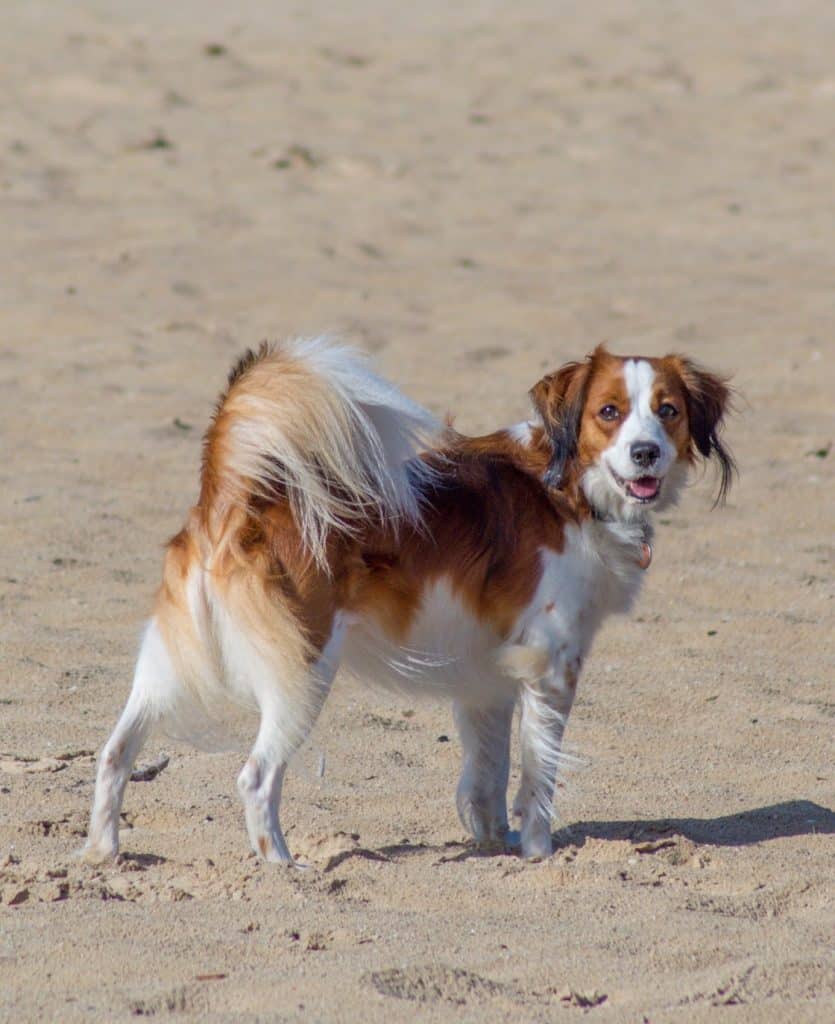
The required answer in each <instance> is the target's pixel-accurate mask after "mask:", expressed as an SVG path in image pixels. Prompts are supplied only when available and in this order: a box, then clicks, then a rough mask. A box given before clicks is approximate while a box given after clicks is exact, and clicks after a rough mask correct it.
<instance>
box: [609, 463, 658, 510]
mask: <svg viewBox="0 0 835 1024" xmlns="http://www.w3.org/2000/svg"><path fill="white" fill-rule="evenodd" d="M612 476H613V477H614V478H615V480H616V481H617V483H618V484H619V485H620V486H621V487H622V488H623V489H624V491H625V492H626V494H627V495H628V497H630V498H634V499H635V501H639V502H641V503H642V504H644V503H647V502H650V501H655V499H656V498H657V497H658V495H659V493H660V491H661V479H660V477H657V476H639V477H638V478H637V479H636V480H624V478H623V477H622V476H618V474H617V473H615V471H614V470H612Z"/></svg>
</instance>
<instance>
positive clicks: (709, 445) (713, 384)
mask: <svg viewBox="0 0 835 1024" xmlns="http://www.w3.org/2000/svg"><path fill="white" fill-rule="evenodd" d="M679 358H680V362H681V365H682V368H683V373H682V380H683V383H684V386H685V391H686V394H687V405H688V413H689V417H690V432H691V434H692V437H693V444H694V446H695V448H696V450H697V451H698V453H699V454H700V455H701V456H702V458H704V459H705V461H707V460H709V459H711V458H713V457H715V458H716V460H717V462H718V464H719V490H718V491H717V494H716V498H715V500H714V502H713V507H714V508H716V507H717V506H719V505H724V504H725V502H726V500H727V497H728V492H729V491H730V489H731V484H732V483H733V479H734V477H735V476H737V475H738V473H737V467H736V461H735V459H734V457H733V455H732V454H731V451H730V449H729V448H728V447H727V446H726V445H725V444H724V443H723V442H722V439H721V437H720V436H719V435H720V433H721V430H722V424H723V419H724V417H725V414H726V413H727V412H729V411H731V410H732V409H733V397H734V393H733V390H732V389H731V388H730V387H729V385H728V381H727V379H726V378H724V377H719V376H717V375H716V374H713V373H710V372H709V371H707V370H705V369H704V368H703V367H701V366H699V365H698V364H697V363H694V362H693V361H692V360H689V359H685V358H683V357H679Z"/></svg>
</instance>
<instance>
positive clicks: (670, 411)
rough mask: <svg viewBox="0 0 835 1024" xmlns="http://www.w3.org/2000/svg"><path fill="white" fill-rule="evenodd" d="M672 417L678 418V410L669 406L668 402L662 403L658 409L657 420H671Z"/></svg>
mask: <svg viewBox="0 0 835 1024" xmlns="http://www.w3.org/2000/svg"><path fill="white" fill-rule="evenodd" d="M674 416H678V409H676V407H675V406H674V405H670V403H669V402H664V403H663V404H662V405H661V406H659V409H658V418H659V419H661V420H671V419H673V417H674Z"/></svg>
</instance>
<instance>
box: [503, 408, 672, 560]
mask: <svg viewBox="0 0 835 1024" xmlns="http://www.w3.org/2000/svg"><path fill="white" fill-rule="evenodd" d="M491 438H497V439H499V438H501V441H502V442H503V443H509V445H510V447H511V449H515V454H514V461H516V462H517V463H518V464H519V465H520V468H522V469H524V470H525V472H527V473H530V474H532V475H534V476H536V477H537V479H539V480H540V481H541V482H542V484H543V486H544V487H545V488H546V489H547V490H548V492H549V494H550V495H552V496H553V497H554V499H555V500H558V501H559V503H560V505H562V506H564V505H565V504H567V505H568V507H569V509H570V511H571V513H572V515H573V517H574V518H575V519H576V520H577V521H578V522H580V523H582V522H584V521H591V523H592V524H593V528H594V529H595V530H599V531H603V534H602V535H603V536H604V537H605V538H606V541H607V543H606V547H607V548H610V550H611V551H612V553H613V556H614V561H615V562H616V563H617V568H616V569H615V566H614V565H613V569H615V571H618V572H620V571H621V563H622V562H627V563H630V564H637V565H638V566H639V567H640V568H642V569H646V568H648V567H649V564H650V562H651V560H652V539H653V534H654V526H653V523H652V519H651V517H650V512H649V510H648V509H646V508H643V507H642V506H640V505H632V504H629V503H627V502H626V501H624V500H623V499H621V498H619V497H617V496H615V495H613V494H612V493H611V491H610V490H609V489H608V488H607V487H606V485H605V481H604V478H603V471H602V470H598V471H595V469H594V467H592V468H591V469H587V468H586V469H584V468H583V467H582V466H579V465H577V464H576V462H574V463H570V464H569V465H567V466H566V468H565V472H564V474H563V476H562V478H561V480H560V482H559V484H558V485H557V486H554V485H553V484H552V483H551V482H550V481H549V479H548V473H549V468H550V466H551V462H552V457H553V449H552V447H551V442H550V440H549V438H548V434H547V432H546V431H545V429H544V428H543V426H542V424H541V423H539V422H537V421H536V420H533V421H531V422H525V423H519V424H516V425H515V426H513V427H509V428H508V429H507V430H506V431H503V432H500V433H499V434H497V435H491Z"/></svg>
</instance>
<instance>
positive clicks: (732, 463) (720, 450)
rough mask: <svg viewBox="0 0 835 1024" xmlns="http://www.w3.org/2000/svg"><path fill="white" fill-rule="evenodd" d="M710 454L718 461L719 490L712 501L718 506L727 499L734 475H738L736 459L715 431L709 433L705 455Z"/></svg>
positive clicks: (714, 505)
mask: <svg viewBox="0 0 835 1024" xmlns="http://www.w3.org/2000/svg"><path fill="white" fill-rule="evenodd" d="M711 455H715V456H716V459H717V461H718V462H719V474H720V476H719V490H718V491H717V492H716V498H715V499H714V502H713V507H714V508H718V507H719V506H720V505H724V504H725V502H726V501H727V500H728V492H729V491H730V489H731V484H732V483H733V481H734V477H737V476H739V470H738V469H737V465H736V459H735V458H734V457H733V455H732V454H731V451H730V449H729V448H727V447H726V446H725V445H724V444H723V443H722V441H721V440H720V439H719V437H718V436H717V434H716V431H714V432H713V433H712V434H711V435H710V451H709V453H708V456H707V457H708V458H709V457H710V456H711Z"/></svg>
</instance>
